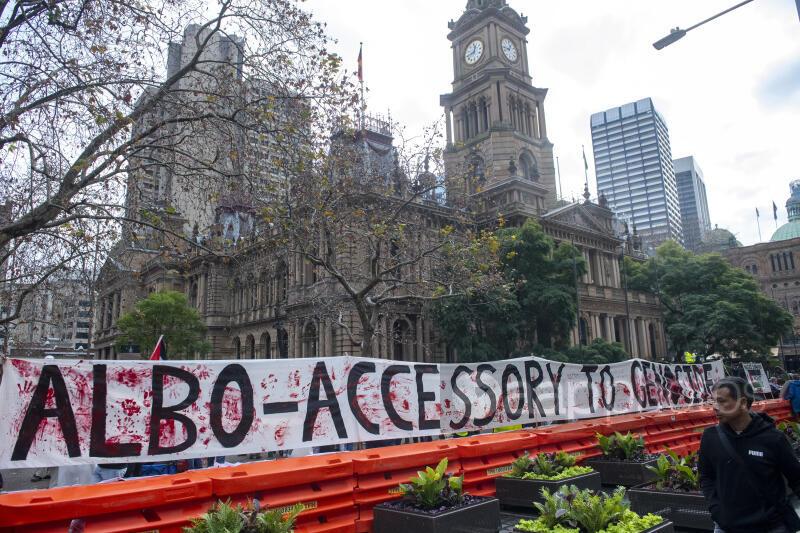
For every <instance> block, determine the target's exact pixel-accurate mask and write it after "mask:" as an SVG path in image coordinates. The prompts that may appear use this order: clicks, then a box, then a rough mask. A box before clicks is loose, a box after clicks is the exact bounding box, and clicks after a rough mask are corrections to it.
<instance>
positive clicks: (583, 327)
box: [578, 318, 589, 346]
mask: <svg viewBox="0 0 800 533" xmlns="http://www.w3.org/2000/svg"><path fill="white" fill-rule="evenodd" d="M578 336H579V338H578V344H580V345H581V346H583V345H585V344H587V339H588V338H589V324H588V323H587V322H586V319H585V318H581V319H580V322H579V328H578Z"/></svg>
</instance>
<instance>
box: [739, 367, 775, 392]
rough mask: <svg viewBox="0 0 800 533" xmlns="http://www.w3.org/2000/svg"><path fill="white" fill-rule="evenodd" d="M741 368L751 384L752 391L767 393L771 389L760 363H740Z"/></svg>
mask: <svg viewBox="0 0 800 533" xmlns="http://www.w3.org/2000/svg"><path fill="white" fill-rule="evenodd" d="M742 370H744V375H745V376H747V381H748V382H749V383H750V385H752V386H753V391H754V392H756V393H758V394H769V393H771V392H772V389H771V388H770V386H769V379H768V378H767V373H766V372H764V367H763V366H762V365H761V363H742Z"/></svg>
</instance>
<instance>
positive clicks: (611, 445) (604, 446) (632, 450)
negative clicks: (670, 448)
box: [597, 431, 647, 461]
mask: <svg viewBox="0 0 800 533" xmlns="http://www.w3.org/2000/svg"><path fill="white" fill-rule="evenodd" d="M597 446H598V447H599V448H600V451H602V452H603V457H605V458H606V459H612V460H617V461H642V460H644V459H645V458H646V456H647V455H646V454H645V449H644V438H643V437H636V436H634V435H633V434H631V433H630V432H628V433H627V434H625V435H623V434H621V433H620V432H618V431H617V432H614V434H613V435H609V436H608V437H606V436H605V435H601V434H600V433H598V434H597Z"/></svg>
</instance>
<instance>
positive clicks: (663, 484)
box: [647, 449, 700, 492]
mask: <svg viewBox="0 0 800 533" xmlns="http://www.w3.org/2000/svg"><path fill="white" fill-rule="evenodd" d="M647 468H648V469H649V470H651V471H652V472H653V473H654V474H655V475H656V488H658V489H659V490H671V491H685V492H697V491H698V490H700V475H699V474H698V472H697V453H696V452H692V453H690V454H688V455H687V456H686V457H679V456H678V454H676V453H675V452H673V451H672V450H669V449H668V450H667V455H661V456H659V457H658V461H657V462H656V465H655V466H648V467H647Z"/></svg>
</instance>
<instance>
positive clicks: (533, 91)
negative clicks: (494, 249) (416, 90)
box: [440, 0, 556, 220]
mask: <svg viewBox="0 0 800 533" xmlns="http://www.w3.org/2000/svg"><path fill="white" fill-rule="evenodd" d="M527 20H528V19H527V17H524V16H521V15H520V14H518V13H517V12H516V11H514V10H513V9H512V8H511V7H509V6H508V5H507V3H506V0H469V1H468V2H467V7H466V10H465V11H464V13H463V14H462V15H461V17H460V18H459V19H458V21H451V22H450V24H449V28H450V33H449V34H448V36H447V38H448V39H449V40H450V42H452V48H453V72H454V79H453V91H452V92H451V93H450V94H446V95H443V96H442V97H441V99H440V102H441V105H442V107H444V109H445V118H446V125H447V148H446V151H445V166H446V172H447V194H448V198H449V199H450V200H451V201H452V202H453V203H455V204H459V203H461V204H464V203H470V204H471V205H473V206H476V207H477V208H478V209H479V210H480V211H481V212H483V214H484V215H486V216H487V217H494V216H496V215H499V214H502V215H504V216H505V217H506V218H509V217H512V218H513V219H519V220H521V219H524V218H526V217H530V216H538V215H541V214H543V213H544V212H545V211H546V210H547V209H548V208H549V207H551V206H552V205H553V203H554V202H555V199H556V189H555V169H554V165H553V145H552V144H551V143H550V141H549V140H548V138H547V125H546V121H545V113H544V99H545V96H546V95H547V89H539V88H536V87H534V86H533V83H532V79H531V74H530V68H529V65H528V51H527V45H528V42H527V39H526V37H527V35H528V33H529V32H530V30H529V29H528V27H527V25H526V24H527Z"/></svg>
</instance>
